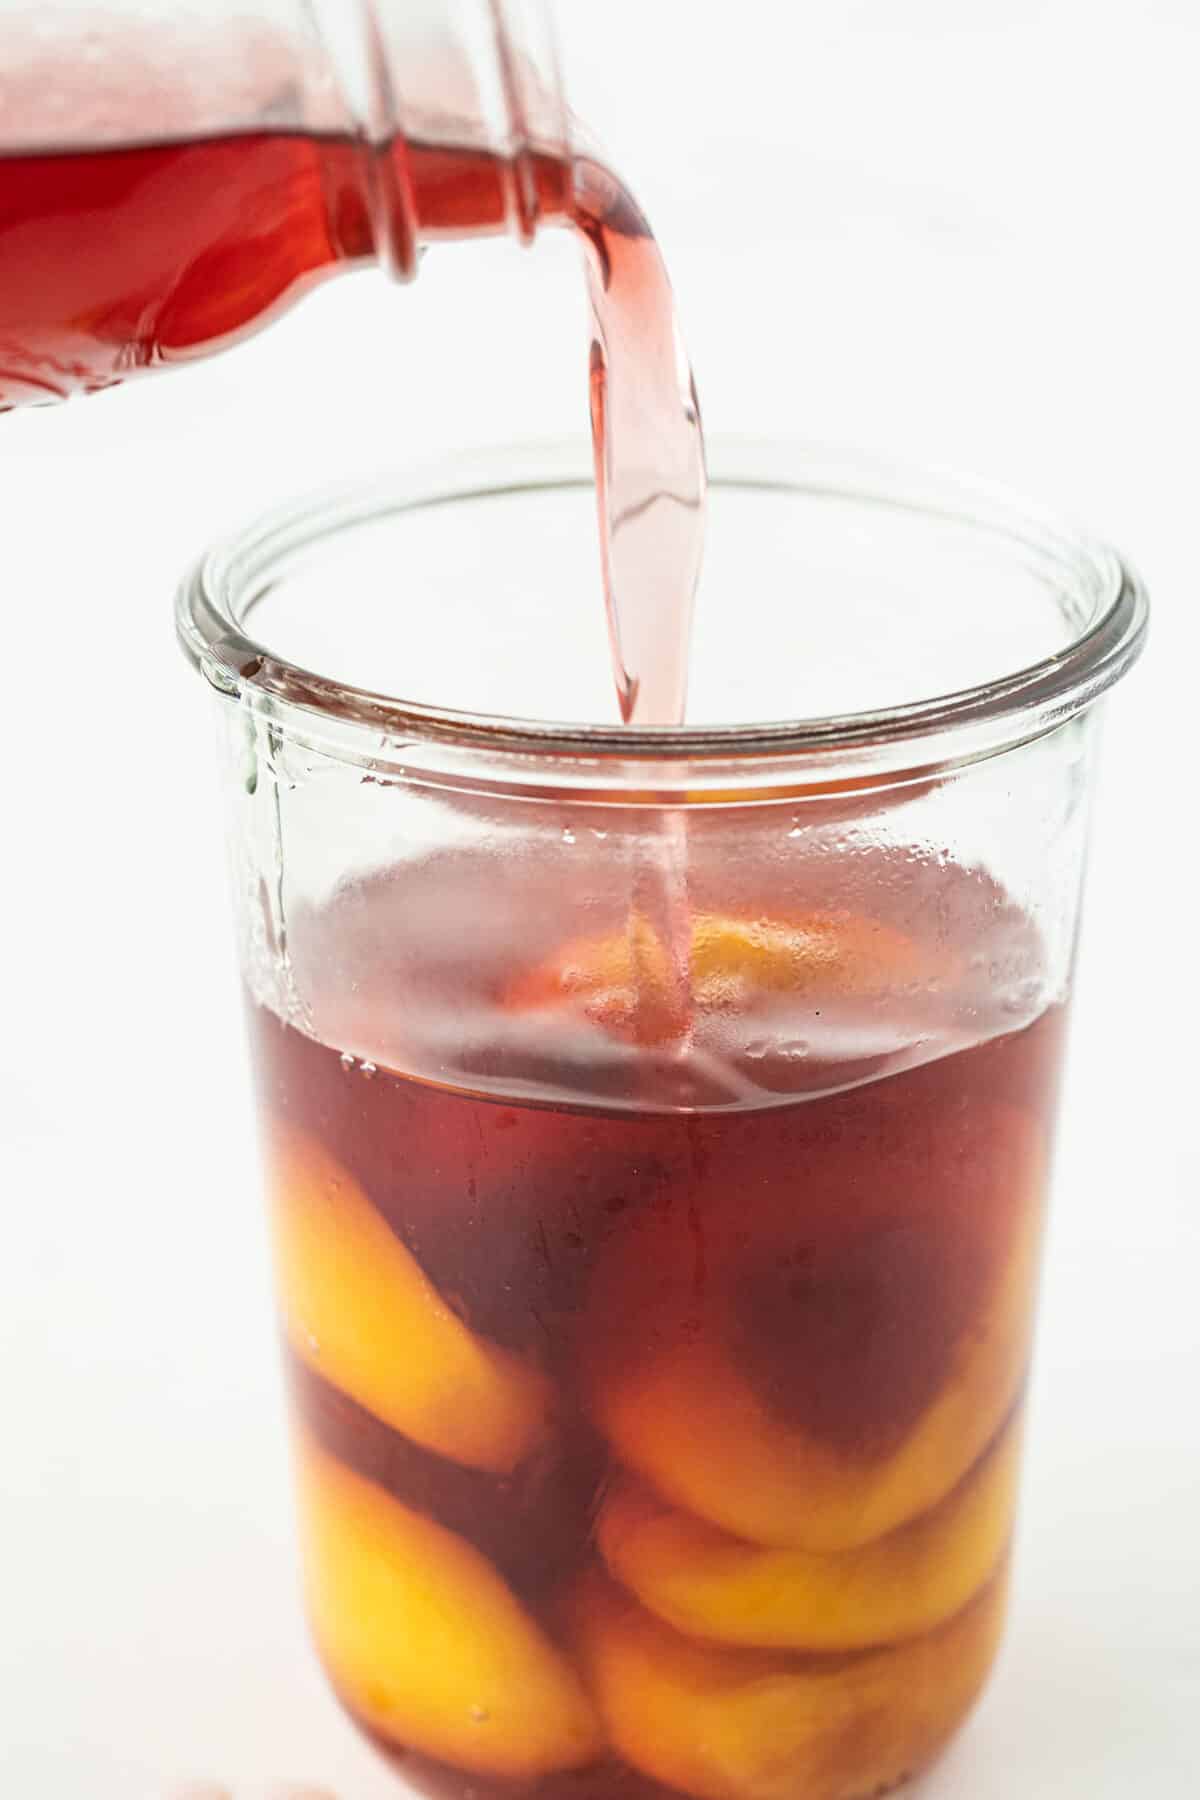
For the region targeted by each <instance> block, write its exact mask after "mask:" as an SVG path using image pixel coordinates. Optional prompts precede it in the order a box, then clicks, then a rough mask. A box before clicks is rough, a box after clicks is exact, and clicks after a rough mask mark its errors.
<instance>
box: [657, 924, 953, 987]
mask: <svg viewBox="0 0 1200 1800" xmlns="http://www.w3.org/2000/svg"><path fill="white" fill-rule="evenodd" d="M691 972H692V985H693V990H694V992H695V995H696V999H697V1001H698V1003H699V1004H700V1005H701V1006H705V1005H708V1006H714V1005H721V1004H726V1005H728V1004H730V1003H731V1002H736V1001H737V1000H738V999H739V998H740V999H743V1000H744V999H746V998H750V997H752V996H753V995H754V994H755V993H773V994H783V993H787V994H805V995H807V994H812V993H815V992H824V993H827V994H830V995H835V994H836V995H841V996H844V997H850V996H853V997H856V998H861V997H863V996H864V995H869V994H875V993H886V992H887V991H888V990H889V989H892V988H894V987H896V986H898V985H901V984H903V983H905V982H908V981H915V980H918V979H920V978H921V976H922V974H923V973H928V971H927V969H926V967H925V960H924V958H923V957H922V956H921V954H920V951H919V950H918V947H917V945H916V944H915V943H914V942H913V940H912V939H911V938H909V937H906V936H905V935H904V933H903V932H900V931H896V930H894V929H893V928H892V927H891V926H890V925H884V924H883V923H882V921H880V920H878V919H871V918H867V917H864V916H860V915H858V914H853V913H848V912H831V913H812V914H810V915H807V916H804V917H800V918H797V919H795V920H790V921H785V920H776V919H739V918H734V917H731V916H727V915H725V914H723V913H697V914H696V916H695V919H694V920H693V922H692V945H691Z"/></svg>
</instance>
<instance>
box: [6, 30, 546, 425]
mask: <svg viewBox="0 0 1200 1800" xmlns="http://www.w3.org/2000/svg"><path fill="white" fill-rule="evenodd" d="M569 171H570V161H569V157H568V154H567V126H566V115H565V109H564V106H563V102H562V97H561V86H560V82H559V78H558V71H557V63H556V57H555V51H554V44H553V39H552V36H551V32H550V29H549V23H548V18H547V14H546V11H545V8H544V5H543V0H249V3H245V4H239V5H238V6H236V7H229V6H226V7H222V6H220V5H218V4H214V3H213V0H91V3H90V4H88V3H81V0H0V410H7V409H8V408H11V407H13V406H16V405H19V404H23V403H29V402H35V403H36V402H39V401H47V400H53V399H58V398H62V397H65V396H67V395H69V394H72V393H78V392H90V391H93V390H95V389H98V388H104V387H108V386H111V385H112V384H113V383H115V382H118V381H121V380H123V379H124V378H125V377H127V376H128V375H130V374H132V373H134V372H135V371H137V370H140V369H148V368H156V367H159V366H162V365H165V364H169V363H174V362H180V361H184V360H187V359H190V358H194V357H197V356H203V355H206V354H208V353H209V352H211V351H214V350H218V349H221V348H224V347H225V346H227V345H229V344H231V343H234V342H237V341H238V340H239V339H240V338H242V337H243V336H246V335H247V334H248V333H249V332H251V331H252V330H254V329H256V328H258V327H259V326H261V325H263V324H264V323H266V322H267V321H268V320H270V319H271V318H272V317H274V316H275V315H276V314H277V313H278V312H279V311H281V310H282V309H283V308H285V307H288V306H290V305H291V304H292V303H293V302H294V301H295V300H296V299H297V298H299V297H300V296H301V295H302V294H303V293H304V292H306V291H307V290H308V289H309V288H310V287H312V286H313V285H315V284H316V283H318V282H320V281H323V280H324V279H326V278H327V277H329V276H330V275H333V274H337V273H339V272H340V271H341V270H343V269H350V268H356V267H362V266H363V265H367V266H370V265H372V264H379V265H382V267H383V268H384V269H385V270H386V271H387V272H388V273H389V274H390V275H392V276H393V277H395V278H397V279H400V280H407V279H409V278H410V277H411V276H412V275H413V274H414V273H415V271H416V268H417V265H418V261H419V258H420V254H421V251H422V250H423V248H424V247H425V246H426V245H428V244H430V243H432V242H434V241H436V240H438V239H443V238H455V237H465V236H475V235H479V234H483V233H495V234H502V233H511V234H513V235H514V236H516V237H517V238H519V239H521V240H522V241H529V240H530V239H531V238H532V237H533V236H534V234H535V233H536V231H537V229H538V227H539V224H540V223H541V222H542V221H543V220H545V219H546V218H549V217H555V216H557V217H562V216H563V215H564V214H565V213H566V212H567V211H568V210H569V206H570V188H571V177H570V172H569Z"/></svg>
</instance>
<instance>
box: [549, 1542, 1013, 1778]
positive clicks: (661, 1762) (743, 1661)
mask: <svg viewBox="0 0 1200 1800" xmlns="http://www.w3.org/2000/svg"><path fill="white" fill-rule="evenodd" d="M1005 1585H1006V1583H1005V1576H1004V1573H1003V1572H1000V1573H998V1574H997V1576H996V1577H995V1578H994V1579H993V1580H992V1581H991V1582H990V1583H989V1584H988V1586H987V1588H985V1589H984V1591H983V1592H982V1593H981V1594H980V1595H979V1596H978V1597H977V1599H975V1600H974V1601H973V1602H972V1603H971V1605H970V1606H968V1607H967V1608H966V1609H965V1610H964V1611H963V1612H961V1613H960V1614H959V1615H958V1616H957V1617H956V1618H955V1619H953V1620H951V1621H950V1623H949V1624H947V1625H945V1626H943V1627H942V1629H941V1630H940V1631H937V1632H934V1633H931V1634H930V1635H928V1636H926V1637H921V1638H914V1639H912V1640H910V1641H909V1642H907V1643H904V1644H899V1645H894V1646H892V1647H891V1648H888V1649H883V1650H873V1651H866V1652H864V1653H862V1654H860V1655H857V1656H836V1657H822V1656H817V1657H803V1656H781V1655H779V1654H772V1653H769V1652H764V1651H753V1650H727V1649H717V1648H714V1647H713V1646H711V1645H706V1644H698V1643H694V1642H693V1641H692V1640H690V1639H688V1638H685V1637H681V1636H679V1634H678V1633H677V1632H674V1631H672V1630H670V1628H669V1627H668V1626H666V1625H663V1624H662V1623H661V1622H660V1621H659V1620H657V1619H655V1618H653V1617H652V1616H651V1615H650V1614H649V1613H647V1612H643V1611H642V1610H641V1608H639V1607H638V1606H637V1605H636V1603H635V1602H633V1601H631V1600H629V1599H628V1598H627V1597H626V1596H624V1595H623V1594H622V1593H621V1592H620V1590H619V1589H617V1588H615V1587H613V1586H612V1584H611V1583H609V1582H607V1581H605V1580H604V1578H603V1577H593V1578H591V1579H590V1580H589V1581H588V1582H587V1583H586V1584H585V1586H584V1588H583V1590H582V1591H581V1593H580V1594H579V1595H578V1596H577V1601H576V1610H575V1624H576V1631H577V1635H578V1642H579V1644H580V1647H581V1655H582V1658H583V1667H584V1671H585V1674H586V1676H587V1679H588V1681H589V1683H590V1686H591V1690H592V1693H593V1694H594V1696H595V1699H596V1703H597V1705H598V1707H599V1710H600V1715H601V1718H602V1719H603V1721H604V1724H605V1727H606V1728H607V1731H608V1734H609V1737H610V1739H611V1741H612V1743H613V1745H614V1746H615V1748H616V1749H617V1750H618V1751H619V1752H620V1754H621V1755H622V1756H624V1757H625V1758H626V1759H627V1761H629V1762H631V1763H632V1764H633V1765H634V1766H635V1767H636V1768H638V1769H640V1770H642V1771H643V1772H644V1773H646V1774H648V1775H652V1776H654V1777H655V1778H656V1779H657V1780H659V1781H661V1782H665V1783H667V1784H668V1785H669V1786H671V1787H673V1788H678V1789H679V1790H680V1791H681V1792H683V1793H685V1794H692V1795H695V1796H696V1800H859V1797H862V1796H867V1795H871V1794H878V1793H882V1792H883V1791H884V1790H885V1789H886V1788H889V1787H891V1786H894V1785H895V1784H896V1783H897V1782H899V1781H901V1780H903V1779H904V1778H905V1777H906V1776H908V1775H911V1774H914V1773H916V1772H917V1771H918V1770H919V1769H920V1768H922V1767H923V1766H924V1765H925V1764H927V1763H928V1762H929V1761H930V1759H931V1758H932V1757H933V1756H934V1755H935V1754H936V1752H937V1751H938V1750H939V1749H940V1748H941V1747H942V1745H943V1744H944V1743H945V1741H946V1740H947V1738H948V1737H949V1736H950V1735H951V1733H952V1732H953V1731H954V1729H955V1728H956V1726H958V1725H959V1724H960V1723H961V1721H962V1720H963V1718H964V1717H965V1716H966V1714H967V1712H968V1710H969V1708H970V1706H971V1704H972V1702H973V1701H974V1700H975V1698H976V1696H977V1695H978V1693H979V1691H980V1689H981V1687H982V1686H983V1682H984V1680H985V1678H986V1676H987V1673H988V1670H989V1668H990V1667H991V1664H992V1660H993V1658H994V1656H995V1652H996V1648H997V1646H998V1644H999V1640H1000V1634H1001V1629H1002V1625H1003V1618H1004V1600H1005Z"/></svg>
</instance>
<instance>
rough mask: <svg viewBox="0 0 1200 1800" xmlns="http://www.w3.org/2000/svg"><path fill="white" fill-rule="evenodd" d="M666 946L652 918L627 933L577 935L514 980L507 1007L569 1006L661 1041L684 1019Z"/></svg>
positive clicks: (637, 1036) (641, 1038) (622, 1030)
mask: <svg viewBox="0 0 1200 1800" xmlns="http://www.w3.org/2000/svg"><path fill="white" fill-rule="evenodd" d="M677 988H678V984H677V981H676V977H675V973H674V970H673V968H672V965H671V959H670V957H669V955H668V953H667V949H666V946H665V944H664V943H663V940H662V938H661V937H660V936H659V934H658V932H657V931H656V930H655V928H654V926H653V925H652V924H651V923H650V921H649V919H647V918H645V917H644V916H643V915H642V914H640V913H636V912H635V913H633V914H632V915H631V916H630V919H629V923H628V926H627V927H626V929H625V930H624V931H616V932H611V933H609V934H608V935H606V936H603V937H594V938H575V939H573V940H572V941H571V942H570V943H567V944H564V945H563V946H562V948H561V949H559V950H558V951H557V952H556V953H555V955H554V956H553V957H552V958H551V959H550V960H549V961H547V962H545V963H541V964H539V965H538V966H537V967H536V968H533V969H530V970H527V971H526V972H524V973H523V974H521V975H519V976H518V977H517V978H516V980H515V981H513V982H512V983H510V985H509V987H508V989H507V990H506V992H505V994H504V997H503V1002H502V1003H503V1005H504V1006H505V1007H507V1008H509V1009H511V1010H513V1011H516V1012H525V1011H532V1010H540V1009H544V1008H559V1007H567V1008H570V1009H574V1010H577V1011H580V1012H582V1013H583V1014H584V1015H585V1017H587V1018H589V1019H591V1020H592V1021H593V1023H595V1024H600V1025H603V1026H604V1027H605V1029H606V1030H608V1031H612V1032H614V1033H616V1034H617V1035H618V1036H620V1037H624V1038H627V1039H628V1040H629V1041H630V1042H631V1043H637V1044H645V1045H651V1044H658V1043H663V1042H665V1041H666V1040H667V1039H669V1038H671V1037H673V1036H675V1035H676V1034H677V1033H678V1032H679V1031H680V1030H681V1029H682V1028H683V1025H684V1024H685V1023H686V1019H685V1015H684V1012H683V1010H682V1009H681V1007H680V1004H679V994H678V991H677Z"/></svg>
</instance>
